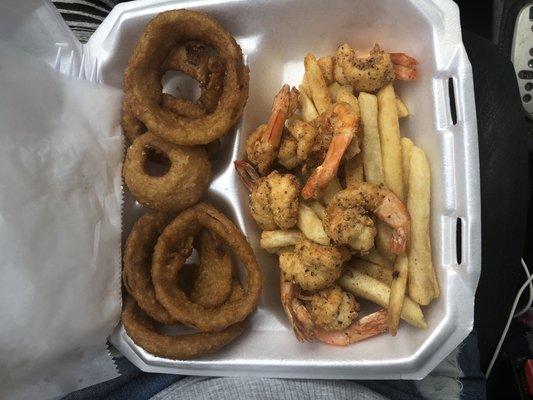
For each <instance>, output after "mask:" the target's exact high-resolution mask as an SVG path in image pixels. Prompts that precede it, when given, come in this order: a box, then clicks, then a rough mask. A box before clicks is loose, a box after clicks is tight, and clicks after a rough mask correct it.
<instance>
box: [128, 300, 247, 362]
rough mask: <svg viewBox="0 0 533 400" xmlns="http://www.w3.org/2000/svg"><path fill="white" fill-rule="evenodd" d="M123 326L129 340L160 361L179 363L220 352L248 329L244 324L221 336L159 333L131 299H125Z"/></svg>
mask: <svg viewBox="0 0 533 400" xmlns="http://www.w3.org/2000/svg"><path fill="white" fill-rule="evenodd" d="M241 292H242V291H241ZM235 293H238V291H235ZM122 322H123V323H124V328H125V329H126V333H127V334H128V336H129V337H130V338H131V339H132V340H133V341H134V342H135V343H136V344H137V345H139V346H141V347H142V348H143V349H145V350H146V351H148V352H149V353H152V354H154V355H156V356H159V357H165V358H171V359H180V360H185V359H191V358H195V357H199V356H201V355H203V354H209V353H214V352H216V351H218V350H220V349H221V348H222V347H224V346H225V345H226V344H228V343H229V342H231V341H232V340H234V339H235V338H236V337H237V336H239V335H240V334H241V333H242V331H243V329H244V326H245V323H244V321H243V322H239V323H236V324H234V325H231V326H229V327H227V328H226V329H224V330H222V331H220V332H210V333H192V334H185V335H178V336H170V335H165V334H162V333H159V332H157V330H156V329H157V325H156V323H155V321H153V320H151V319H150V317H148V315H146V314H145V313H144V312H143V311H142V310H141V309H140V308H139V307H138V306H137V303H136V302H135V300H134V299H133V298H132V297H130V296H126V298H125V299H124V306H123V309H122Z"/></svg>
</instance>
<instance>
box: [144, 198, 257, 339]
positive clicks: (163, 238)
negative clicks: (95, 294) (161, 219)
mask: <svg viewBox="0 0 533 400" xmlns="http://www.w3.org/2000/svg"><path fill="white" fill-rule="evenodd" d="M202 228H205V229H207V230H209V231H211V232H212V233H214V234H216V235H218V237H220V238H221V239H222V240H223V241H224V242H225V243H226V244H227V245H228V246H229V247H230V248H231V249H232V250H233V252H234V253H235V255H236V256H237V257H238V258H239V260H240V261H241V263H242V264H243V265H244V268H245V270H246V288H245V293H244V295H243V297H242V298H241V299H240V300H238V301H226V302H225V303H224V304H222V305H221V306H219V307H214V308H206V307H202V306H200V305H198V304H195V303H193V302H191V301H190V300H189V299H188V298H187V296H186V294H185V293H184V292H183V291H182V290H181V289H180V288H179V286H178V284H177V282H178V272H179V269H180V267H181V266H182V265H183V263H184V262H185V260H186V257H184V256H181V255H180V254H181V253H182V251H183V248H184V246H186V243H187V240H188V238H190V237H194V236H196V235H197V234H198V232H199V231H200V230H201V229H202ZM152 282H153V285H154V288H155V293H156V298H157V300H158V301H159V302H160V303H161V304H162V305H163V307H165V309H166V310H167V311H168V313H169V314H170V315H171V316H172V317H173V318H175V319H177V320H178V321H180V322H181V323H183V324H185V325H188V326H191V327H194V328H196V329H198V330H200V331H203V332H208V331H209V332H213V331H219V330H222V329H224V328H226V327H228V326H230V325H233V324H235V323H237V322H239V321H242V320H244V319H245V318H246V317H247V316H248V315H249V314H250V313H251V312H252V311H253V310H254V308H255V306H256V304H257V301H258V299H259V295H260V293H261V286H262V276H261V269H260V268H259V265H258V263H257V260H256V259H255V255H254V253H253V251H252V248H251V247H250V245H249V244H248V242H247V241H246V238H245V236H244V235H243V234H242V232H241V231H240V230H239V229H238V228H237V227H236V226H235V225H234V224H233V223H232V222H231V221H230V220H229V219H228V218H227V217H226V216H224V215H223V214H221V213H220V212H218V211H217V210H216V209H214V208H213V207H212V206H211V205H209V204H206V203H200V204H197V205H196V206H194V207H191V208H189V209H187V210H185V211H183V212H182V213H181V214H180V215H178V216H177V217H176V218H175V219H174V220H173V221H171V222H170V223H169V224H168V225H167V227H166V228H165V229H164V230H163V232H162V233H161V235H160V236H159V239H158V240H157V244H156V246H155V248H154V254H153V256H152Z"/></svg>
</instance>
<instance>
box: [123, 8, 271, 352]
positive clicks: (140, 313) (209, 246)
mask: <svg viewBox="0 0 533 400" xmlns="http://www.w3.org/2000/svg"><path fill="white" fill-rule="evenodd" d="M169 70H176V71H180V72H182V73H184V74H186V75H188V76H190V77H191V78H193V79H195V80H196V81H198V83H199V85H200V88H201V96H200V98H199V99H198V100H197V101H196V102H191V101H189V100H186V99H181V98H176V97H173V96H171V95H169V94H167V93H162V85H161V79H162V77H163V74H164V73H165V72H166V71H169ZM248 83H249V71H248V68H247V67H246V66H245V65H244V62H243V55H242V51H241V49H240V47H239V46H238V45H237V43H236V42H235V40H234V39H233V37H232V36H231V35H230V34H229V32H227V31H226V30H225V29H224V28H223V27H222V26H220V25H219V24H218V23H217V22H216V21H214V20H213V19H211V18H210V17H208V16H206V15H204V14H201V13H198V12H193V11H187V10H178V11H168V12H163V13H161V14H159V15H158V16H156V17H155V18H154V19H153V20H152V21H151V22H150V23H149V24H148V25H147V26H146V29H145V31H144V32H143V34H142V35H141V37H140V39H139V41H138V43H137V45H136V47H135V49H134V52H133V55H132V57H131V58H130V61H129V63H128V66H127V68H126V72H125V77H124V86H125V95H124V102H123V110H122V121H121V125H122V128H123V131H124V134H125V136H126V137H127V138H128V139H129V140H130V141H131V142H132V144H131V146H130V147H129V148H128V150H127V153H126V158H125V161H124V167H123V176H124V182H125V183H126V185H127V186H128V188H129V191H130V192H131V194H132V195H133V197H135V199H136V200H137V201H138V202H139V203H140V204H142V205H143V206H145V207H147V208H150V209H152V210H154V211H152V212H148V213H147V214H145V215H144V216H142V217H141V218H140V219H139V220H138V221H137V222H136V223H135V225H134V227H133V229H132V231H131V233H130V235H129V236H128V239H127V241H126V245H125V249H124V259H123V263H124V268H123V281H124V287H125V289H126V291H127V294H125V295H124V307H123V310H122V321H123V324H124V328H125V329H126V332H127V334H128V335H129V336H130V338H131V339H133V341H134V342H135V343H137V344H138V345H139V346H141V347H143V348H144V349H145V350H147V351H149V352H150V353H152V354H154V355H157V356H161V357H168V358H175V359H189V358H194V357H198V356H200V355H202V354H207V353H212V352H215V351H217V350H219V349H220V348H221V347H223V346H224V345H226V344H227V343H229V342H231V341H232V340H234V339H235V338H236V337H237V336H239V335H240V334H241V333H242V331H243V329H244V326H245V320H246V318H247V317H248V315H249V314H250V313H251V312H252V311H253V310H254V308H255V306H256V304H257V301H258V298H259V294H260V291H261V285H262V283H261V279H262V278H261V271H260V269H259V265H258V264H257V261H256V260H255V256H254V254H253V251H252V249H251V248H250V246H249V244H248V242H247V241H246V239H245V237H244V235H243V234H242V233H241V232H240V231H239V230H238V229H237V227H235V225H234V224H233V223H232V222H231V221H230V220H229V219H227V218H226V217H225V216H224V215H222V214H221V213H219V212H218V211H217V210H215V209H214V208H213V207H212V206H210V205H208V204H197V205H196V206H194V204H196V203H197V202H198V201H199V200H200V198H201V196H202V195H203V193H204V191H205V190H206V188H207V186H208V184H209V179H210V175H211V165H210V162H209V158H208V152H209V154H213V153H216V152H217V149H218V146H219V145H220V143H219V138H220V137H221V136H222V135H224V134H225V133H226V132H227V131H228V130H229V129H230V128H231V126H233V125H234V124H235V123H236V122H237V120H238V119H239V118H240V116H241V114H242V111H243V108H244V105H245V104H246V101H247V99H248ZM150 155H152V156H153V158H152V159H150ZM152 160H153V161H155V162H157V163H163V164H164V165H165V166H168V164H170V166H168V169H167V170H165V171H163V172H162V173H159V172H161V171H158V173H155V172H154V173H152V172H151V171H149V168H148V167H149V166H151V164H149V161H152ZM182 210H185V211H182ZM180 211H181V214H179V215H178V216H177V217H176V216H175V214H176V213H178V212H180ZM228 248H231V250H232V251H233V253H234V254H235V255H236V256H237V257H238V258H239V259H240V260H241V262H242V263H243V265H244V266H245V269H246V282H245V284H244V285H242V286H241V284H240V283H239V282H238V280H237V278H236V276H237V274H236V271H235V270H234V268H233V263H232V257H231V255H230V253H229V249H228ZM194 249H196V250H197V252H198V255H199V258H200V262H199V264H198V265H195V264H186V260H187V259H188V258H189V256H191V254H192V252H193V250H194ZM174 297H175V298H174ZM177 323H181V324H183V325H186V326H188V327H192V328H195V329H196V330H197V332H196V333H192V334H184V335H177V336H170V335H166V334H163V333H161V332H160V330H159V325H160V324H162V325H174V324H177Z"/></svg>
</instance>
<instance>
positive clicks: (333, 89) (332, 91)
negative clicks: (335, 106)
mask: <svg viewBox="0 0 533 400" xmlns="http://www.w3.org/2000/svg"><path fill="white" fill-rule="evenodd" d="M341 87H342V86H341V85H339V83H338V82H333V83H332V84H331V85H329V86H328V91H329V95H330V96H331V101H332V102H336V101H337V93H339V89H340V88H341Z"/></svg>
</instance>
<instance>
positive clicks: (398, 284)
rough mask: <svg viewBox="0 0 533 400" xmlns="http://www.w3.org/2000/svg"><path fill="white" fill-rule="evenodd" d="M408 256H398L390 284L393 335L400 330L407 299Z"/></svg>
mask: <svg viewBox="0 0 533 400" xmlns="http://www.w3.org/2000/svg"><path fill="white" fill-rule="evenodd" d="M408 263H409V261H408V259H407V256H405V255H401V256H398V258H396V262H395V263H394V272H393V273H392V283H391V285H390V297H389V309H388V313H387V326H388V328H389V332H390V334H391V335H392V336H396V333H397V332H398V324H399V323H400V314H401V311H402V307H403V302H404V300H405V287H406V285H407V275H408V273H409V272H408V269H409V264H408Z"/></svg>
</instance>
